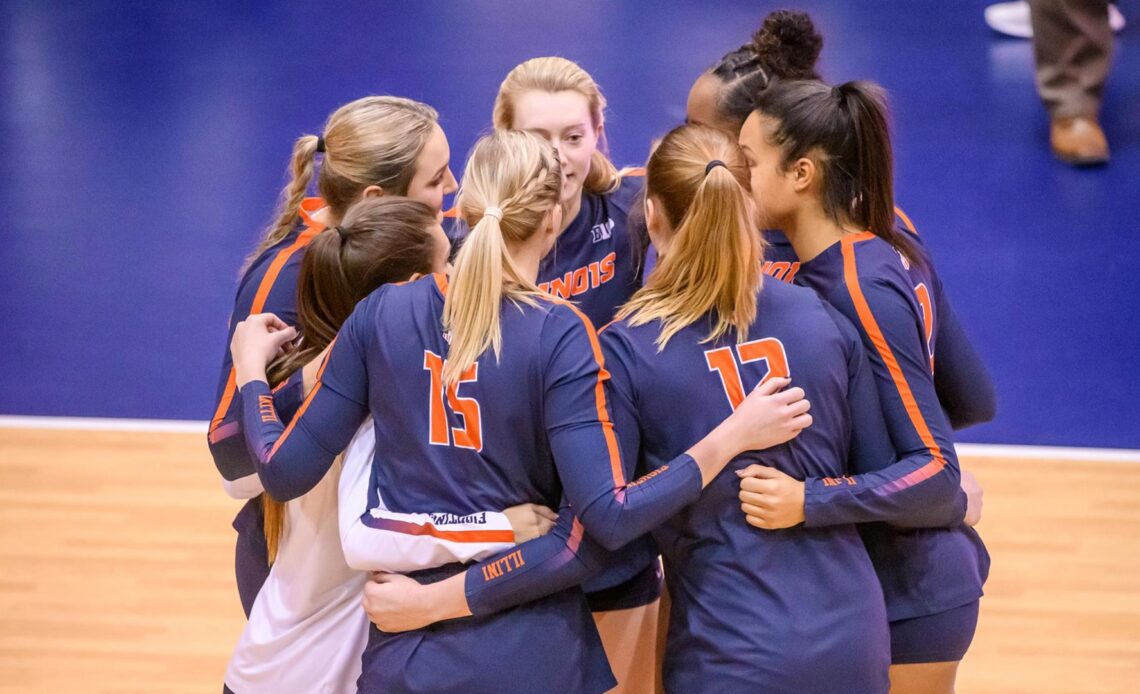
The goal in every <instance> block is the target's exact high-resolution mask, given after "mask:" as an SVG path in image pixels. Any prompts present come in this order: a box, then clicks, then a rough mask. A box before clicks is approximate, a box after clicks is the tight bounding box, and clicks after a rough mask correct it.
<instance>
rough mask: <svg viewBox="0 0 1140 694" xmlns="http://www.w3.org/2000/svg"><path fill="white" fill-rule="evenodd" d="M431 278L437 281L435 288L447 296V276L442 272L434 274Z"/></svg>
mask: <svg viewBox="0 0 1140 694" xmlns="http://www.w3.org/2000/svg"><path fill="white" fill-rule="evenodd" d="M431 277H432V279H434V280H435V286H437V287H439V293H440V294H443V295H444V296H447V275H446V274H444V273H442V272H433V273H432V276H431Z"/></svg>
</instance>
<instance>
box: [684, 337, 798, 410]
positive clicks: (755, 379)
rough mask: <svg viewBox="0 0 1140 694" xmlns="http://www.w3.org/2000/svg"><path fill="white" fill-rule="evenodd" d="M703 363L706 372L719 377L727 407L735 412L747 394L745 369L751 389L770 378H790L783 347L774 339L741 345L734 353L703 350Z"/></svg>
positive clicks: (786, 355)
mask: <svg viewBox="0 0 1140 694" xmlns="http://www.w3.org/2000/svg"><path fill="white" fill-rule="evenodd" d="M705 363H707V364H708V367H709V371H711V372H713V373H716V374H717V375H718V376H720V384H721V386H723V387H724V394H725V396H727V397H728V404H729V405H731V406H732V409H734V410H735V409H736V408H737V407H740V403H742V402H744V395H745V394H746V393H747V392H748V391H746V390H745V386H744V376H743V374H742V372H741V371H742V368H744V367H747V372H748V377H749V378H748V381H749V385H750V386H751V387H753V388H754V387H756V386H758V385H760V384H761V383H763V382H764V381H767V380H768V379H770V378H788V377H789V376H790V375H791V372H790V371H789V370H788V353H787V351H786V350H785V349H784V343H783V342H780V341H779V340H778V339H776V338H774V337H765V338H761V339H759V340H751V341H749V342H741V343H740V344H738V345H736V349H735V350H734V349H733V348H731V347H717V348H716V349H710V350H706V351H705Z"/></svg>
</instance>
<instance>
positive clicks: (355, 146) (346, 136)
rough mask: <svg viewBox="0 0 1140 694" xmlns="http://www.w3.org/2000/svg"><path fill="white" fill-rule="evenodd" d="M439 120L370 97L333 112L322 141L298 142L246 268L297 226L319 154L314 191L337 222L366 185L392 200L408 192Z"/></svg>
mask: <svg viewBox="0 0 1140 694" xmlns="http://www.w3.org/2000/svg"><path fill="white" fill-rule="evenodd" d="M438 121H439V114H437V113H436V111H435V109H433V108H432V107H431V106H428V105H427V104H422V103H420V102H418V101H412V100H411V99H404V98H401V97H397V96H368V97H364V98H363V99H357V100H356V101H353V102H350V103H347V104H345V105H344V106H341V107H340V108H338V109H337V110H336V111H334V112H333V113H332V115H331V116H329V119H328V121H327V122H326V123H325V127H324V135H322V136H321V137H317V136H316V135H303V136H301V137H299V138H297V141H296V143H294V145H293V156H292V158H291V159H290V161H289V174H290V176H289V182H288V183H287V184H285V187H284V188H283V189H282V191H281V203H280V206H279V208H278V211H277V215H276V219H275V220H274V222H273V223H272V224H270V225H269V228H268V229H266V231H265V235H264V236H263V237H262V239H261V242H260V243H259V244H258V246H257V249H256V250H254V252H253V253H252V254H251V255H250V256H249V258H247V259H246V265H245V266H246V267H247V268H248V267H249V265H250V263H252V262H253V261H254V260H255V259H256V258H257V257H258V256H259V255H261V254H262V253H264V252H265V250H266V249H267V248H269V247H270V246H272V245H273V244H275V243H278V242H279V241H281V239H283V238H285V237H286V236H288V235H289V232H290V231H291V230H292V229H293V227H294V225H295V224H296V223H297V219H298V216H299V214H300V210H301V202H302V201H303V200H304V199H305V194H306V192H307V191H308V189H309V186H310V184H311V183H312V180H313V172H314V170H315V169H316V158H317V154H319V153H323V155H324V156H323V158H322V160H321V165H320V173H319V174H318V175H317V189H318V191H319V192H320V195H321V197H322V198H323V199H324V201H325V204H327V205H328V207H329V211H330V212H331V215H332V217H333V218H334V219H335V220H340V219H341V218H342V217H343V216H344V213H345V211H347V210H348V207H349V205H351V204H352V203H354V202H356V200H357V199H359V197H360V194H361V193H362V192H363V191H364V189H365V188H367V187H368V186H371V185H376V186H380V187H381V188H382V189H383V190H384V192H385V193H388V194H392V195H404V194H406V193H407V192H408V184H409V183H411V181H412V177H413V176H414V175H415V168H416V167H415V164H416V159H418V158H419V156H420V152H422V151H423V148H424V145H426V144H427V141H428V138H430V137H431V134H432V131H433V130H434V129H435V127H436V124H437V122H438Z"/></svg>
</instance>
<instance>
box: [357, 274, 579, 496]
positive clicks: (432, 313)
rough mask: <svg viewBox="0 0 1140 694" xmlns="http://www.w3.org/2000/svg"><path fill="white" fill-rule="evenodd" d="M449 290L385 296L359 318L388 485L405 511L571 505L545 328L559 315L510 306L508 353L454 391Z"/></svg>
mask: <svg viewBox="0 0 1140 694" xmlns="http://www.w3.org/2000/svg"><path fill="white" fill-rule="evenodd" d="M446 287H447V280H446V278H445V277H444V276H443V275H433V276H431V277H427V278H423V279H421V280H418V281H416V282H412V283H409V284H406V285H403V286H393V287H385V288H382V289H381V290H380V291H378V292H377V293H375V294H373V295H372V296H370V297H368V298H367V299H365V301H364V302H362V303H361V306H360V307H358V308H357V313H361V312H364V313H365V314H366V316H364V317H365V318H366V319H367V320H368V322H369V324H370V327H371V328H372V331H371V332H372V335H371V336H370V339H373V340H375V347H374V348H368V346H367V345H366V346H365V347H366V348H365V350H364V353H365V355H366V359H367V373H368V379H369V403H368V405H369V409H370V410H371V411H372V414H373V417H374V419H375V422H376V449H377V450H376V464H375V470H376V476H377V481H378V482H379V484H380V487H381V488H382V489H384V490H385V493H386V501H388V503H389V506H390V508H391V510H393V511H397V512H408V513H415V512H432V513H435V512H440V513H450V514H460V515H461V514H465V513H472V512H475V511H477V510H480V509H487V508H506V507H508V506H513V505H515V504H520V503H524V502H534V503H541V504H545V505H547V506H553V507H557V505H558V502H559V498H560V495H561V486H560V485H559V483H558V477H557V473H556V471H555V469H554V464H553V461H552V460H551V457H550V452H549V450H548V448H547V446H546V434H545V430H544V426H543V419H542V413H543V408H542V380H543V378H544V377H545V374H544V373H543V364H541V363H540V356H541V352H542V345H541V344H540V343H541V341H542V337H543V323H544V322H545V319H546V318H547V316H548V314H549V309H550V308H551V307H552V304H550V303H549V302H547V301H545V300H543V301H541V303H540V304H539V305H538V306H526V305H522V304H520V305H519V307H518V308H515V307H513V306H512V305H510V304H509V303H505V304H504V307H503V312H502V334H503V343H502V352H501V355H500V358H499V359H496V358H495V354H494V352H493V351H491V350H488V351H487V352H486V353H485V354H484V355H483V356H482V357H480V358H479V360H478V361H477V362H476V364H475V365H474V366H473V367H472V368H471V369H469V370H468V371H467V372H466V373H465V374H464V375H463V376H462V378H461V379H460V382H459V383H458V385H457V386H454V387H452V388H444V386H443V366H444V361H445V359H447V355H448V352H449V344H448V339H449V337H450V336H449V335H445V333H444V330H443V327H442V314H443V304H444V292H445V291H446Z"/></svg>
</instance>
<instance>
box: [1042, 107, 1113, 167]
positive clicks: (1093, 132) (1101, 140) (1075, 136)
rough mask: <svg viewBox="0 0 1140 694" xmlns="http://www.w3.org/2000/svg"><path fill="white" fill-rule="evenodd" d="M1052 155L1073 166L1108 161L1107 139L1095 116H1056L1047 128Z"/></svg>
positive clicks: (1105, 162)
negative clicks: (1051, 124)
mask: <svg viewBox="0 0 1140 694" xmlns="http://www.w3.org/2000/svg"><path fill="white" fill-rule="evenodd" d="M1049 142H1050V144H1051V145H1052V146H1053V155H1054V156H1055V157H1057V158H1058V159H1060V160H1061V161H1063V162H1065V163H1066V164H1072V165H1073V166H1092V165H1094V164H1107V163H1108V140H1107V139H1106V138H1105V136H1104V131H1103V130H1101V128H1100V124H1099V123H1097V122H1096V119H1095V118H1089V117H1087V116H1077V117H1076V118H1056V119H1054V120H1053V126H1052V127H1051V128H1050V130H1049Z"/></svg>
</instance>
